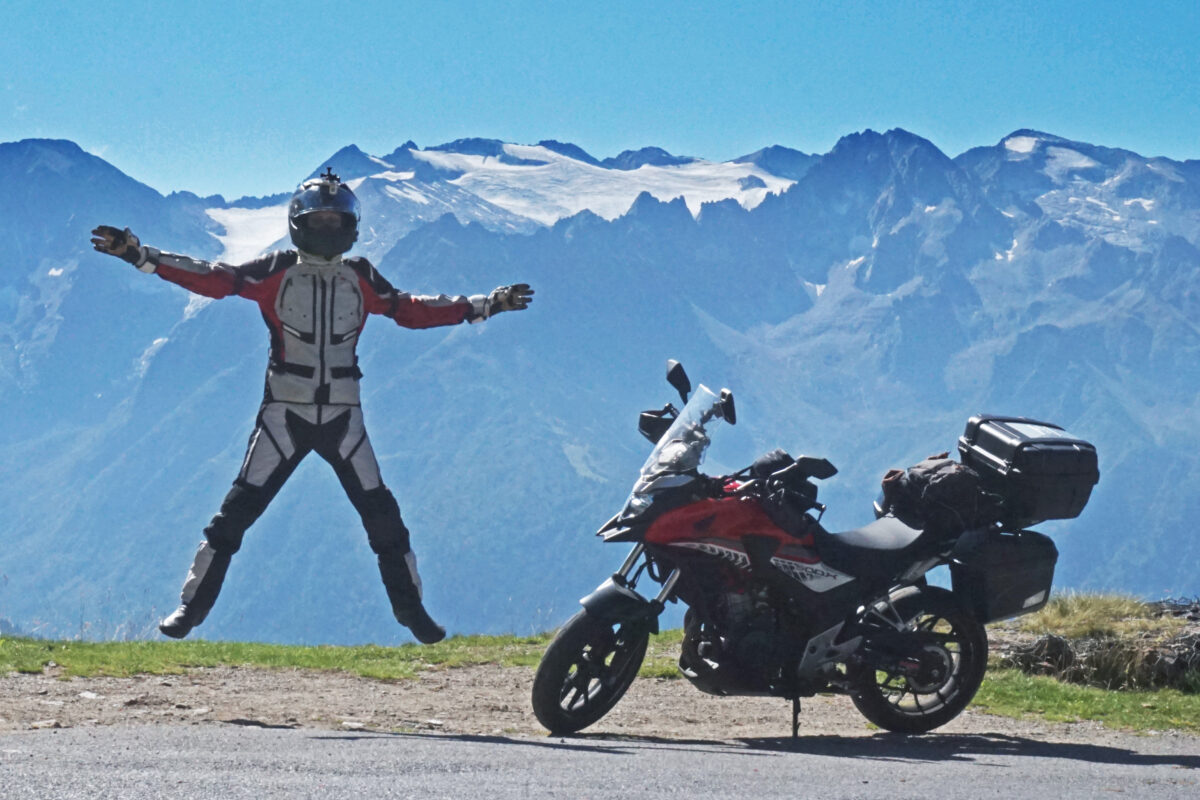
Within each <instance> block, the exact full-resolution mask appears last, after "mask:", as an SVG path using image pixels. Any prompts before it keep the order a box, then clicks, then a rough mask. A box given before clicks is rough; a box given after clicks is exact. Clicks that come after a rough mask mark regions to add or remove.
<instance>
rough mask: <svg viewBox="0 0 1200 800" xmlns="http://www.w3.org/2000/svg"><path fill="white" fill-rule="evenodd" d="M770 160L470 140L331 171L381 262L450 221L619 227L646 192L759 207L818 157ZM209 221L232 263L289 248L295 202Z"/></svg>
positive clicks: (779, 154)
mask: <svg viewBox="0 0 1200 800" xmlns="http://www.w3.org/2000/svg"><path fill="white" fill-rule="evenodd" d="M764 153H766V151H760V153H756V154H752V155H751V156H747V157H745V158H744V159H738V160H735V161H730V162H725V163H714V162H711V161H704V160H702V159H697V158H688V157H679V156H672V155H671V154H670V153H667V152H666V151H665V150H662V149H660V148H654V147H648V148H643V149H642V150H638V151H626V152H624V153H621V154H620V155H619V156H616V157H615V158H609V159H605V160H604V161H598V160H596V159H595V158H594V157H592V156H590V155H588V154H587V153H586V152H585V151H584V150H582V149H581V148H579V147H577V146H575V145H571V144H563V143H561V142H554V141H544V142H540V143H539V144H536V145H516V144H507V143H504V142H500V141H497V140H493V139H462V140H459V141H456V142H450V143H448V144H444V145H439V146H436V147H430V148H426V149H420V148H418V147H417V146H416V145H415V144H413V143H412V142H406V143H405V144H404V145H402V146H401V147H399V148H397V149H396V150H395V151H394V152H392V153H390V154H388V155H385V156H372V155H368V154H366V153H364V152H363V151H362V150H360V149H358V148H357V147H355V146H354V145H350V146H348V147H345V148H343V149H342V150H339V151H338V152H337V153H335V154H334V155H333V156H331V157H330V158H329V160H328V161H327V162H326V166H328V167H329V168H331V169H333V171H334V172H335V173H337V174H338V175H339V176H340V177H341V178H342V180H344V181H346V182H347V183H349V185H350V186H351V188H353V189H354V192H355V194H356V195H357V196H358V198H359V200H360V201H361V203H362V206H363V219H364V226H363V230H362V235H361V239H360V241H359V243H358V245H357V247H358V252H361V253H362V254H363V255H366V256H367V257H369V258H378V257H379V256H381V255H383V253H384V252H386V251H387V250H388V249H390V248H391V246H392V245H394V244H395V243H396V242H397V241H399V240H400V239H401V238H402V237H403V236H404V235H405V234H407V233H409V232H410V231H412V230H414V229H416V228H417V227H419V226H420V225H422V224H425V223H428V222H432V221H434V220H436V219H438V218H439V217H441V216H443V215H445V214H452V215H453V216H454V217H455V218H456V219H457V220H458V221H459V222H462V223H463V224H468V223H471V222H477V223H479V224H480V225H483V226H484V227H485V228H487V229H488V230H493V231H499V232H501V233H531V232H533V231H534V230H537V229H538V228H541V227H544V226H549V225H553V224H554V223H555V222H557V221H558V220H560V219H564V218H566V217H570V216H574V215H575V214H578V213H579V212H581V211H590V212H592V213H593V214H596V215H597V216H600V217H603V218H604V219H609V220H611V219H615V218H616V217H619V216H621V215H622V214H624V213H625V212H627V211H628V210H629V207H630V206H631V205H632V204H633V201H634V200H635V199H636V198H637V197H638V196H639V195H641V194H644V193H645V194H649V195H651V196H652V197H655V198H658V199H660V200H664V201H665V200H671V199H674V198H676V197H682V198H684V202H685V203H686V204H687V206H688V209H689V210H690V211H691V212H692V214H693V215H695V214H698V213H699V212H700V208H701V206H702V205H703V204H704V203H709V202H714V201H718V200H725V199H728V198H732V199H735V200H737V202H738V203H739V204H741V205H742V206H743V207H745V208H753V207H755V206H757V205H758V204H759V203H761V202H762V201H763V199H764V198H766V196H767V195H769V194H771V193H778V192H782V191H784V190H785V189H787V187H788V186H790V185H791V184H792V183H794V182H795V181H794V179H792V178H790V177H786V176H785V175H782V174H776V173H774V172H772V171H771V166H772V165H774V164H776V163H778V164H779V167H778V169H780V170H782V171H783V172H785V173H788V174H794V173H796V172H797V170H798V169H799V167H798V166H797V165H798V164H799V163H802V162H803V161H804V160H805V159H809V158H813V157H811V156H806V155H805V154H803V153H800V152H798V151H795V150H788V149H787V148H782V147H775V148H772V151H771V153H770V154H769V155H764ZM759 162H762V163H761V164H760V163H759ZM320 171H321V170H320V169H318V170H314V171H313V172H312V173H311V175H310V176H309V177H312V176H313V175H316V174H318V173H319V172H320ZM209 214H210V216H212V217H213V219H214V220H216V221H217V222H218V223H219V224H220V225H222V226H223V227H224V228H226V230H227V233H226V234H225V235H224V236H223V237H222V241H224V242H226V243H227V246H232V247H234V248H235V249H233V250H230V251H229V257H230V259H231V260H237V258H241V257H244V256H245V257H248V254H247V250H248V249H252V248H248V243H249V242H251V241H253V242H256V243H257V245H258V249H260V250H261V249H266V248H268V247H269V246H271V245H273V244H279V245H280V246H286V234H287V221H286V220H287V202H286V197H285V198H282V199H281V201H280V202H279V203H278V204H275V205H273V206H269V207H265V208H261V207H257V204H256V203H255V202H254V200H253V198H249V199H248V202H247V203H246V204H245V205H241V204H239V203H236V202H235V203H233V204H229V205H227V206H223V207H220V208H213V209H211V210H210V211H209ZM243 243H246V246H243ZM249 255H253V253H249ZM235 256H236V257H237V258H235Z"/></svg>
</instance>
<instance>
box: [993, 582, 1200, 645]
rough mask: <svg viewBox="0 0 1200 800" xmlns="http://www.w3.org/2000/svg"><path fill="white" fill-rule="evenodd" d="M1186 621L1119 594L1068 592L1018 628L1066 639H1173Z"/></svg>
mask: <svg viewBox="0 0 1200 800" xmlns="http://www.w3.org/2000/svg"><path fill="white" fill-rule="evenodd" d="M1186 624H1187V621H1186V620H1183V619H1177V618H1174V617H1161V616H1158V615H1157V614H1156V613H1155V612H1154V609H1153V608H1151V607H1150V606H1149V605H1147V604H1146V603H1143V602H1142V601H1141V600H1138V599H1137V598H1136V597H1130V596H1128V595H1120V594H1096V593H1091V592H1065V593H1063V594H1059V595H1055V596H1054V597H1052V598H1051V599H1050V602H1048V603H1046V606H1045V608H1043V609H1042V610H1041V611H1038V612H1037V613H1036V614H1030V615H1029V616H1027V617H1022V618H1020V620H1019V621H1018V623H1017V627H1018V628H1020V629H1021V630H1024V631H1029V632H1030V633H1053V634H1055V635H1058V636H1062V637H1064V638H1067V639H1082V638H1088V637H1111V636H1134V635H1139V634H1161V635H1163V636H1164V637H1167V636H1171V635H1172V634H1174V633H1177V632H1178V631H1180V630H1181V629H1182V628H1183V627H1185V625H1186Z"/></svg>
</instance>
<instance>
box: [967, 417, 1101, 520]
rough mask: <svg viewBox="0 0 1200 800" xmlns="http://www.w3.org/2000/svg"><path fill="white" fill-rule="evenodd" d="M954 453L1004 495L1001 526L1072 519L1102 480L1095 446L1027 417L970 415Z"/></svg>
mask: <svg viewBox="0 0 1200 800" xmlns="http://www.w3.org/2000/svg"><path fill="white" fill-rule="evenodd" d="M958 452H959V454H960V455H961V456H962V462H963V463H964V464H966V465H967V466H969V467H971V468H972V469H974V470H975V471H977V472H978V473H979V475H980V477H981V478H982V479H983V483H984V488H985V489H987V490H988V491H991V492H995V493H996V494H998V495H1000V496H1001V498H1003V501H1004V515H1005V516H1004V519H1002V520H1001V522H1002V523H1003V524H1004V525H1005V527H1011V528H1016V527H1024V526H1028V525H1033V524H1035V523H1038V522H1042V521H1044V520H1048V519H1074V518H1075V517H1077V516H1079V514H1080V512H1081V511H1083V507H1084V506H1085V505H1087V501H1088V498H1089V497H1091V494H1092V487H1093V486H1095V485H1096V482H1097V481H1099V480H1100V470H1099V468H1098V466H1097V462H1096V448H1095V447H1093V446H1092V445H1091V444H1089V443H1088V442H1085V441H1084V440H1082V439H1078V438H1076V437H1074V436H1072V435H1071V434H1069V433H1067V432H1066V431H1065V430H1063V429H1062V428H1061V427H1059V426H1058V425H1055V424H1053V423H1050V422H1040V421H1038V420H1033V419H1027V418H1025V417H1000V416H993V415H988V414H984V415H980V416H977V417H971V419H970V420H969V421H968V422H967V429H966V431H965V432H964V433H963V435H962V438H960V439H959V440H958Z"/></svg>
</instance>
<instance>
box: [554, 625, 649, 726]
mask: <svg viewBox="0 0 1200 800" xmlns="http://www.w3.org/2000/svg"><path fill="white" fill-rule="evenodd" d="M649 640H650V631H649V630H647V628H646V626H645V625H644V624H634V623H629V622H605V621H603V620H601V619H599V618H597V617H595V616H592V615H591V614H589V613H588V612H587V611H580V612H579V613H578V614H576V615H575V616H573V617H571V619H569V620H567V624H566V625H564V626H563V627H562V628H561V629H560V630H559V632H558V635H557V636H555V637H554V641H552V642H551V643H550V646H549V647H547V648H546V653H545V655H543V656H542V661H541V663H540V664H539V665H538V668H537V674H536V675H534V678H533V713H534V714H535V715H536V716H537V718H538V722H540V723H542V725H544V726H546V728H547V729H548V730H549V731H550V732H551V733H574V732H576V731H579V730H582V729H584V728H586V727H587V726H588V725H591V724H592V723H593V722H595V721H596V720H598V719H600V718H601V717H603V716H604V715H605V714H607V713H608V711H609V709H611V708H612V707H613V706H615V705H616V704H617V701H618V700H620V699H621V696H622V695H624V694H625V690H626V689H628V688H629V685H630V684H631V683H633V679H634V678H635V677H637V672H638V668H639V667H641V665H642V659H643V658H645V656H646V645H647V643H648V642H649Z"/></svg>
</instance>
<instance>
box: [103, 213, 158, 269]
mask: <svg viewBox="0 0 1200 800" xmlns="http://www.w3.org/2000/svg"><path fill="white" fill-rule="evenodd" d="M92 247H94V248H95V249H96V251H97V252H100V253H106V254H107V255H110V256H116V257H117V258H119V259H121V260H122V261H128V262H129V263H130V264H133V265H134V266H135V267H137V268H138V269H140V270H142V271H143V272H147V271H150V270H147V269H146V268H145V267H146V261H147V257H148V256H147V253H146V248H144V247H142V243H141V241H140V240H139V239H138V237H137V236H135V235H134V233H133V231H131V230H129V228H126V229H125V230H121V229H120V228H114V227H113V226H112V225H97V226H96V227H95V228H94V229H93V230H92Z"/></svg>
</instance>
